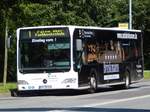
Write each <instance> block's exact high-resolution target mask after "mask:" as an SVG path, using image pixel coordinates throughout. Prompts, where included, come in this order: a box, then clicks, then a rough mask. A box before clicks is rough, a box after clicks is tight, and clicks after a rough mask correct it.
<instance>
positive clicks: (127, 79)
mask: <svg viewBox="0 0 150 112" xmlns="http://www.w3.org/2000/svg"><path fill="white" fill-rule="evenodd" d="M124 88H125V89H129V88H130V73H129V72H128V71H126V72H125V84H124Z"/></svg>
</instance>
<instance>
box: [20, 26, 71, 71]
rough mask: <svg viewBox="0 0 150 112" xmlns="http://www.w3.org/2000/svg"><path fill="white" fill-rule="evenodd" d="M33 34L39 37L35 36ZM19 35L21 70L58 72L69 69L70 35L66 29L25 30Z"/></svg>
mask: <svg viewBox="0 0 150 112" xmlns="http://www.w3.org/2000/svg"><path fill="white" fill-rule="evenodd" d="M43 31H45V32H46V33H45V34H44V33H42V32H43ZM56 31H57V33H56ZM61 31H64V34H63V33H62V32H61ZM65 31H66V32H65ZM29 32H30V33H31V34H30V33H29ZM35 32H36V33H35ZM58 32H59V33H60V34H58ZM23 34H24V35H23ZM27 34H28V35H27ZM35 34H36V36H41V37H36V36H35ZM42 35H43V36H42ZM20 36H21V37H20V40H19V43H20V44H19V46H20V54H21V57H20V67H19V68H20V70H21V71H22V72H39V71H41V72H47V71H51V72H55V71H57V72H58V71H68V70H69V69H70V37H69V34H68V32H67V30H66V29H65V30H63V29H61V30H60V29H57V30H56V29H55V30H54V29H46V30H45V29H42V30H37V31H36V30H31V31H29V30H27V31H26V30H25V32H23V31H22V32H21V34H20ZM29 36H30V37H29Z"/></svg>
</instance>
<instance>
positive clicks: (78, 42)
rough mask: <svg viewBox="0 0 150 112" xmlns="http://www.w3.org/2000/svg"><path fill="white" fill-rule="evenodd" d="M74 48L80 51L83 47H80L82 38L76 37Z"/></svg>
mask: <svg viewBox="0 0 150 112" xmlns="http://www.w3.org/2000/svg"><path fill="white" fill-rule="evenodd" d="M76 50H77V51H82V50H83V48H82V40H81V39H77V40H76Z"/></svg>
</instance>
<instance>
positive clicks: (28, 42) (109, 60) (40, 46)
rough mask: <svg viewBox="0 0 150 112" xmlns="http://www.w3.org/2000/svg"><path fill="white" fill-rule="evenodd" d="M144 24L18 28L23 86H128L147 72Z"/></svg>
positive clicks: (19, 78) (22, 88) (19, 75)
mask: <svg viewBox="0 0 150 112" xmlns="http://www.w3.org/2000/svg"><path fill="white" fill-rule="evenodd" d="M143 66H144V65H143V37H142V33H141V31H140V30H128V29H119V28H101V27H90V26H89V27H88V26H69V25H68V26H38V27H24V28H18V29H17V84H18V90H19V91H28V90H51V89H83V88H88V90H89V91H90V92H95V91H96V90H97V88H98V87H99V86H101V85H110V86H116V85H117V86H118V85H120V86H121V87H125V88H128V87H129V86H130V84H131V83H133V82H136V81H138V80H140V79H142V78H143Z"/></svg>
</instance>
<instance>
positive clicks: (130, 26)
mask: <svg viewBox="0 0 150 112" xmlns="http://www.w3.org/2000/svg"><path fill="white" fill-rule="evenodd" d="M129 29H132V0H129Z"/></svg>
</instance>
